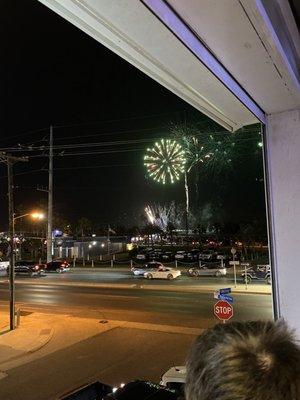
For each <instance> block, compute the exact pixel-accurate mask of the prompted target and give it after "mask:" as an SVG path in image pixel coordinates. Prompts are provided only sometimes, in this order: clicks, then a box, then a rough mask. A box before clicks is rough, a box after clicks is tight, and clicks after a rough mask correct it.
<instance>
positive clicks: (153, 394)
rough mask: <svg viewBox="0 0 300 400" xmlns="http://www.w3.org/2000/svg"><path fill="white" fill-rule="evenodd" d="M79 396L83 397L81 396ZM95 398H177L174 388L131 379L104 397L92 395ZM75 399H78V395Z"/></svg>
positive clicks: (167, 399) (174, 399)
mask: <svg viewBox="0 0 300 400" xmlns="http://www.w3.org/2000/svg"><path fill="white" fill-rule="evenodd" d="M80 398H82V399H83V397H80ZM85 398H87V397H85ZM91 398H92V397H91ZM96 398H97V399H100V398H101V399H102V398H103V400H129V399H130V400H135V399H137V400H154V399H155V400H177V399H178V395H177V393H176V392H175V391H174V390H172V389H169V388H167V387H165V386H161V385H159V384H157V383H154V382H148V381H133V382H129V383H126V384H125V385H121V386H120V387H119V388H115V390H113V392H112V393H110V394H108V395H106V396H105V397H100V396H97V397H96V396H95V395H94V396H93V399H96ZM74 399H75V398H74ZM77 399H79V396H78V397H77Z"/></svg>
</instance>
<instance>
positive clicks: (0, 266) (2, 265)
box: [0, 260, 9, 271]
mask: <svg viewBox="0 0 300 400" xmlns="http://www.w3.org/2000/svg"><path fill="white" fill-rule="evenodd" d="M8 267H9V261H2V260H1V261H0V271H6V270H7V269H8Z"/></svg>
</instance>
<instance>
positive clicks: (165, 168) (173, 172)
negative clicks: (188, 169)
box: [144, 139, 186, 184]
mask: <svg viewBox="0 0 300 400" xmlns="http://www.w3.org/2000/svg"><path fill="white" fill-rule="evenodd" d="M185 163H186V156H185V151H184V150H183V148H182V146H181V145H180V144H179V143H178V142H177V141H176V140H172V139H161V140H160V141H159V142H156V143H155V145H154V147H153V148H151V149H147V152H146V154H145V157H144V165H145V166H146V168H147V171H148V174H149V176H150V177H151V178H152V179H154V180H155V181H156V182H159V183H163V184H166V183H174V182H176V181H178V180H179V179H180V176H181V174H182V173H184V171H185Z"/></svg>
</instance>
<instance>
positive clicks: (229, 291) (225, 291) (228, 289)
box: [219, 287, 231, 294]
mask: <svg viewBox="0 0 300 400" xmlns="http://www.w3.org/2000/svg"><path fill="white" fill-rule="evenodd" d="M219 292H220V294H228V293H231V288H230V287H228V288H224V289H219Z"/></svg>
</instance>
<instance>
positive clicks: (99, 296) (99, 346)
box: [0, 270, 272, 400]
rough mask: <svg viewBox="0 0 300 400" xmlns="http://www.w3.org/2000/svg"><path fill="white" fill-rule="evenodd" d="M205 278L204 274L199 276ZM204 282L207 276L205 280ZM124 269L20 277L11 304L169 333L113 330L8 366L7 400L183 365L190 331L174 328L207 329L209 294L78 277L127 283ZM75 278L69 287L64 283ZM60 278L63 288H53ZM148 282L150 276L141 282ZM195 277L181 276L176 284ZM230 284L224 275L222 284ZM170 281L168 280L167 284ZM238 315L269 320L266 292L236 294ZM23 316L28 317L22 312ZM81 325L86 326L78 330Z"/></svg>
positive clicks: (1, 291)
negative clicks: (99, 285) (160, 327)
mask: <svg viewBox="0 0 300 400" xmlns="http://www.w3.org/2000/svg"><path fill="white" fill-rule="evenodd" d="M201 279H202V278H201ZM203 279H205V281H207V282H208V283H207V284H210V283H211V278H203ZM132 280H134V281H135V279H133V278H132V277H131V276H130V274H129V273H128V272H126V271H122V270H121V271H118V270H117V271H116V270H115V271H102V272H101V274H99V273H97V272H89V271H83V272H81V271H78V272H76V271H73V273H70V274H64V275H58V274H57V275H56V274H53V275H51V276H47V277H44V278H36V279H33V280H30V278H25V277H24V278H18V279H17V284H16V301H17V304H19V305H21V306H22V308H24V307H25V308H26V309H27V310H32V311H39V312H45V313H51V314H53V313H61V314H67V315H73V316H77V317H85V318H87V317H88V318H93V319H97V320H99V321H103V320H118V321H130V322H141V323H144V324H145V323H148V324H155V325H165V326H169V328H168V329H167V331H164V332H163V331H156V330H153V329H152V328H151V326H150V328H143V329H135V328H114V329H111V330H110V331H107V332H105V333H101V334H97V335H95V336H92V337H90V338H88V339H86V340H83V341H81V342H79V343H76V344H74V345H68V338H67V337H66V345H65V347H64V348H61V349H59V350H57V351H54V352H52V353H51V354H47V355H43V354H42V356H41V358H38V359H35V360H33V361H30V362H28V363H26V364H24V365H21V366H18V367H16V368H12V369H9V370H8V371H7V376H6V377H5V378H3V379H1V380H0V398H1V399H5V400H18V399H20V398H22V399H28V400H29V399H30V400H34V399H36V400H44V399H45V400H48V399H54V398H57V396H58V395H61V394H62V393H64V392H67V391H69V390H71V389H72V388H74V387H78V386H80V385H82V384H84V383H86V382H88V381H93V380H101V381H103V382H106V383H109V384H112V385H118V384H120V383H121V382H127V381H130V380H134V379H150V380H154V381H159V377H160V375H161V374H162V373H163V372H165V371H166V370H167V369H168V368H169V367H170V366H172V365H182V364H183V363H184V361H185V358H186V355H187V352H188V349H189V347H190V345H191V343H192V342H193V341H194V339H195V336H193V335H191V334H189V333H178V332H177V333H174V331H175V330H176V328H175V326H177V327H184V328H187V327H189V328H207V327H209V326H212V325H213V324H215V323H216V320H215V319H214V317H213V312H212V310H213V304H214V299H213V294H212V293H210V292H208V293H195V292H180V291H176V290H173V291H172V292H168V291H164V290H163V289H160V288H159V286H160V285H161V284H164V285H165V284H166V282H165V281H161V282H160V281H155V282H156V283H157V290H144V289H124V288H122V289H119V288H114V289H113V288H97V287H85V286H80V283H81V282H87V281H92V282H109V283H112V282H115V283H127V282H130V283H132ZM70 281H72V282H78V285H76V286H68V284H67V283H68V282H70ZM58 282H60V283H62V282H65V283H66V285H57V283H58ZM143 282H147V281H143ZM191 282H195V283H193V284H195V285H196V284H197V279H196V280H195V279H192V278H188V277H185V276H183V277H182V278H181V279H180V280H178V281H176V285H177V284H178V285H179V286H181V285H185V284H188V285H190V284H191ZM229 282H231V281H230V280H229V281H228V280H227V278H225V280H222V283H223V284H225V285H226V284H227V283H229ZM173 283H175V282H172V284H173ZM8 294H9V293H8V285H7V283H1V284H0V299H1V303H2V305H3V304H7V300H8ZM233 297H234V317H233V319H237V320H246V319H258V318H271V317H272V312H271V296H270V295H255V294H235V295H234V296H233ZM24 318H26V317H24ZM83 329H84V327H83Z"/></svg>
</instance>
